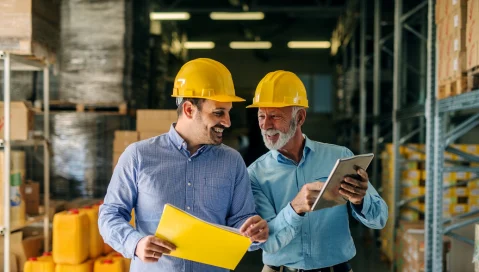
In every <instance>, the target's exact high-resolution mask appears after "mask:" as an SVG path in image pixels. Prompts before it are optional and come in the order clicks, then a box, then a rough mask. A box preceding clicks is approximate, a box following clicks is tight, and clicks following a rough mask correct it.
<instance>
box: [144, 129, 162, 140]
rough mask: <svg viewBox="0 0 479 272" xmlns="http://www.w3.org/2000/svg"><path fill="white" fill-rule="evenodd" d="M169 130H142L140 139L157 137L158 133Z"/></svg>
mask: <svg viewBox="0 0 479 272" xmlns="http://www.w3.org/2000/svg"><path fill="white" fill-rule="evenodd" d="M167 132H168V131H147V132H140V141H142V140H146V139H150V138H152V137H156V136H158V135H161V134H164V133H167Z"/></svg>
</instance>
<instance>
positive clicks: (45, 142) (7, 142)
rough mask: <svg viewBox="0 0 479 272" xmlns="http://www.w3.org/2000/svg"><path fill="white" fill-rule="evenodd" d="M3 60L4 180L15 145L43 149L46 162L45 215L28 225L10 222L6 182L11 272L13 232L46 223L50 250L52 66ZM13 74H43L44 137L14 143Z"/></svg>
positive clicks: (4, 56) (0, 55)
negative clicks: (11, 106) (16, 72)
mask: <svg viewBox="0 0 479 272" xmlns="http://www.w3.org/2000/svg"><path fill="white" fill-rule="evenodd" d="M0 60H1V61H2V62H3V65H1V69H2V70H3V80H4V88H3V90H4V136H3V140H2V141H1V142H0V147H1V148H3V150H4V153H5V154H4V169H3V180H4V181H6V180H10V156H11V148H12V147H16V146H21V147H27V146H34V147H35V146H43V148H44V151H43V159H44V176H43V178H44V179H43V183H44V187H43V189H44V214H43V215H40V216H36V217H32V218H28V219H27V221H26V222H25V224H22V225H16V226H12V225H11V223H10V183H9V182H4V189H3V190H4V196H3V197H4V203H3V207H4V219H3V220H4V226H0V232H1V233H2V234H3V237H4V260H3V261H4V271H10V233H11V232H13V231H17V230H20V229H22V228H24V227H26V226H29V225H32V224H35V223H38V222H40V221H42V220H43V228H44V229H43V235H44V239H45V240H44V250H45V251H49V247H50V243H49V241H50V237H49V235H50V232H49V226H50V223H49V210H50V152H49V138H50V112H49V108H50V107H49V83H50V80H49V63H48V62H45V61H42V60H39V59H36V58H32V57H27V56H19V55H15V54H11V53H8V52H3V51H0ZM12 71H43V90H44V93H43V104H44V115H43V138H41V139H32V140H27V141H17V140H11V137H10V131H11V122H10V92H11V88H10V87H11V86H10V82H11V72H12Z"/></svg>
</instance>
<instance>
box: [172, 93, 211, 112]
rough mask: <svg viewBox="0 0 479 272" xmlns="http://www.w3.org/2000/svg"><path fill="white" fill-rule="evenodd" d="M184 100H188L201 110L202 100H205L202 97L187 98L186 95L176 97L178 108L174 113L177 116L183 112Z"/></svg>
mask: <svg viewBox="0 0 479 272" xmlns="http://www.w3.org/2000/svg"><path fill="white" fill-rule="evenodd" d="M186 101H190V103H191V104H193V105H194V106H196V107H197V108H198V110H199V111H201V106H202V105H203V102H204V101H205V99H204V98H188V97H178V98H176V105H177V106H178V108H177V109H176V113H177V114H178V116H181V115H182V114H183V104H184V103H185V102H186Z"/></svg>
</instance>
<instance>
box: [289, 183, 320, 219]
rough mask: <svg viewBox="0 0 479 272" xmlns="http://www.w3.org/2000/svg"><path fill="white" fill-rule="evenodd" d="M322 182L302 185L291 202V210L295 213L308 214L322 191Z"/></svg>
mask: <svg viewBox="0 0 479 272" xmlns="http://www.w3.org/2000/svg"><path fill="white" fill-rule="evenodd" d="M323 185H324V182H321V181H316V182H311V183H307V184H305V185H303V187H302V188H301V190H300V191H299V193H298V194H297V195H296V197H295V198H294V199H293V201H291V206H292V207H293V210H294V211H295V212H296V213H297V214H300V213H304V212H310V211H311V208H312V207H313V204H314V201H316V198H318V195H319V193H320V192H321V190H322V189H323Z"/></svg>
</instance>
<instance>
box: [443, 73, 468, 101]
mask: <svg viewBox="0 0 479 272" xmlns="http://www.w3.org/2000/svg"><path fill="white" fill-rule="evenodd" d="M467 83H468V77H467V76H466V75H461V76H459V77H457V78H455V79H454V80H447V81H445V82H444V83H443V84H442V85H440V86H439V88H438V91H437V98H438V99H444V98H446V97H450V96H454V95H458V94H462V93H465V92H468V90H469V89H468V84H467Z"/></svg>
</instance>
